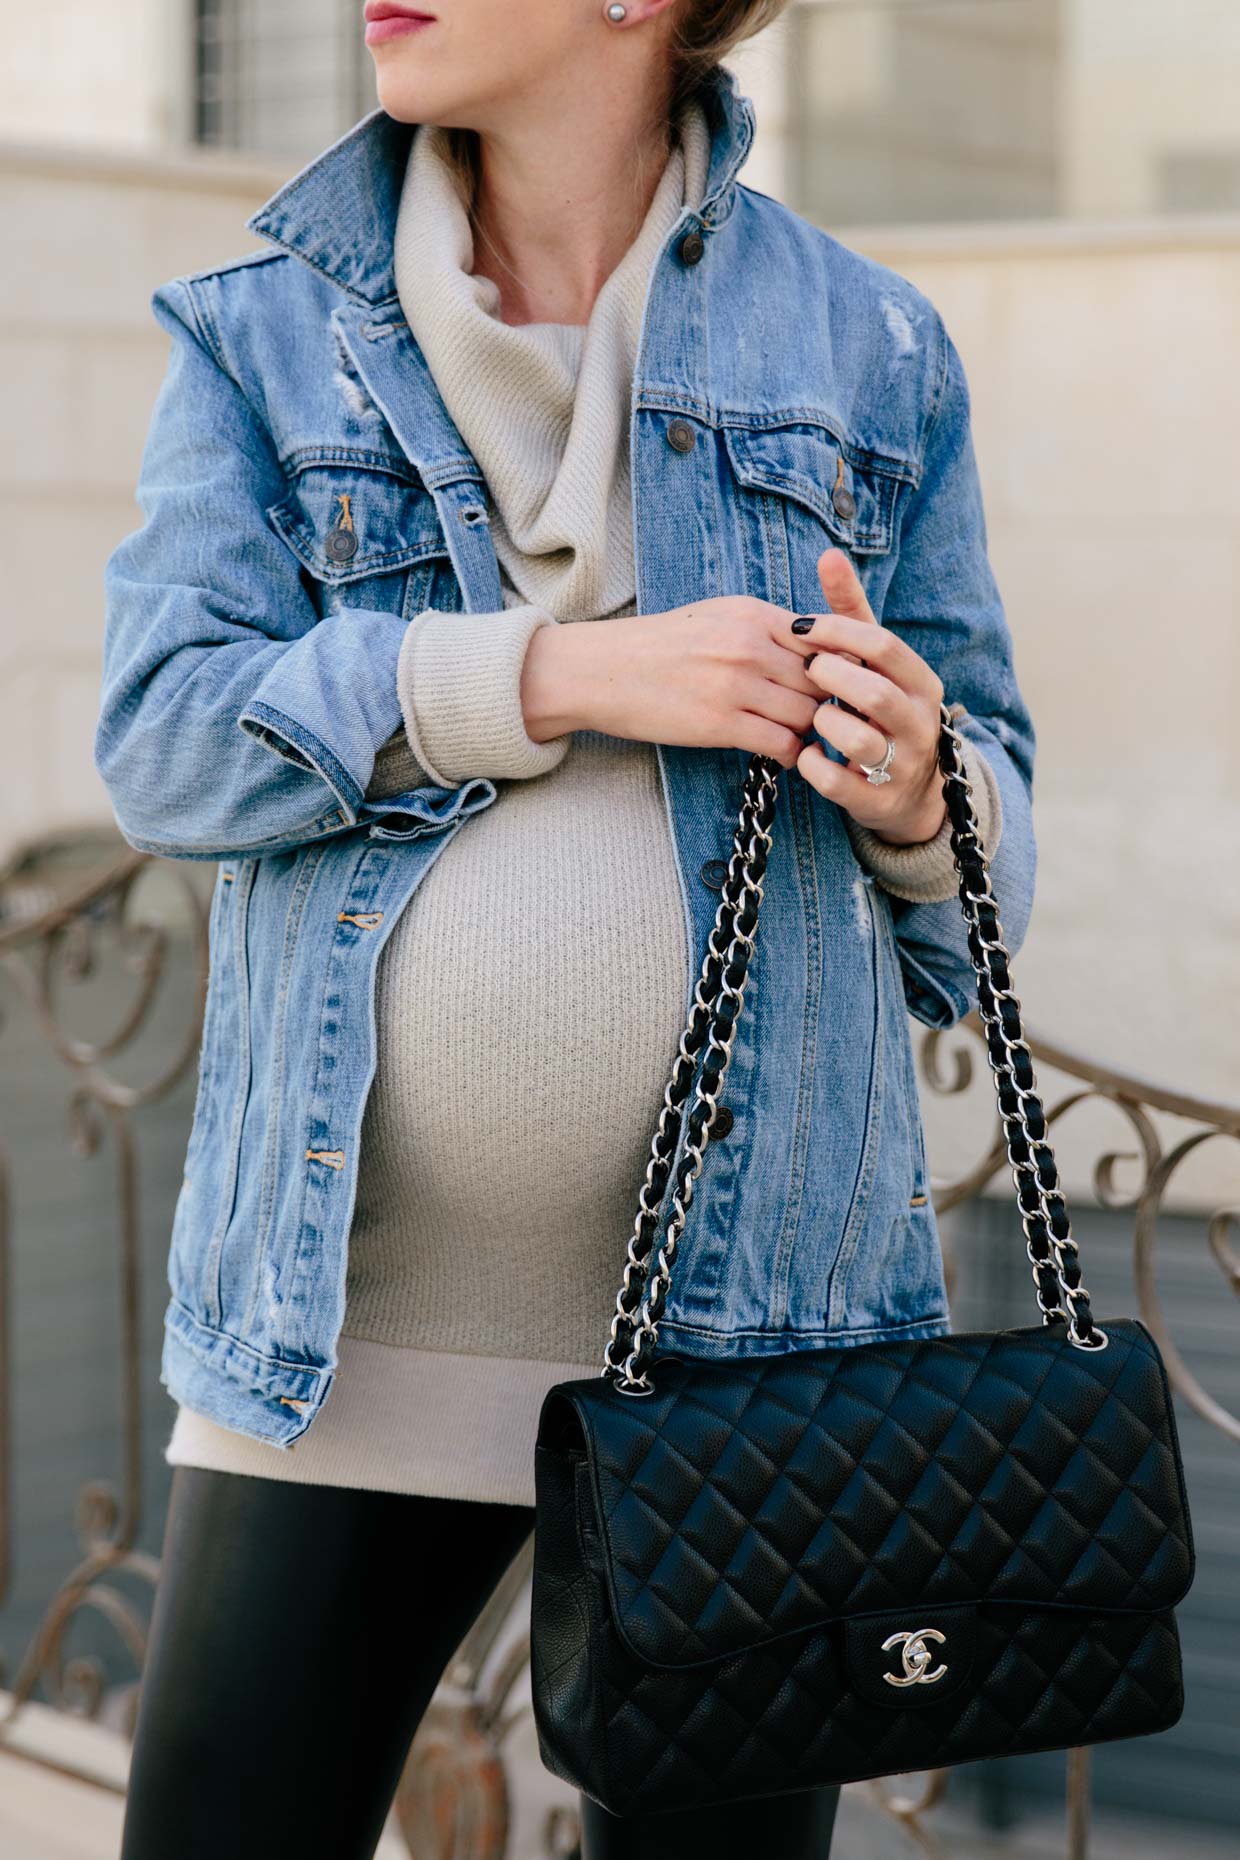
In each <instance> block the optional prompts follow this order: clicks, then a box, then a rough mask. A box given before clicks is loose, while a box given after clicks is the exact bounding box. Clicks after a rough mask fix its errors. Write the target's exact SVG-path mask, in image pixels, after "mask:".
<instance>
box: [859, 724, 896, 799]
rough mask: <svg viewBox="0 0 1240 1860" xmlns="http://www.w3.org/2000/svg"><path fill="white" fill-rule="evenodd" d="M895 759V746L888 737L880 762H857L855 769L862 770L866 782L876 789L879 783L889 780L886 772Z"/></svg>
mask: <svg viewBox="0 0 1240 1860" xmlns="http://www.w3.org/2000/svg"><path fill="white" fill-rule="evenodd" d="M895 759H896V746H895V743H894V741H893V739H892V738H891V737H890V736H889V737H888V738H887V753H886V755H885V756H884V757H883V759H882V761H881V762H858V764H857V767H858V768H859V769H864V771H865V778H866V780H867V781H868V782H871V783H872V784H873V786H874V787H876V788H877V787H878V786H879V784H880V783H881V782H885V781H890V780H891V776H890V774H889V772H888V771H889V770H890V768H891V765H892V763H893V762H894V761H895Z"/></svg>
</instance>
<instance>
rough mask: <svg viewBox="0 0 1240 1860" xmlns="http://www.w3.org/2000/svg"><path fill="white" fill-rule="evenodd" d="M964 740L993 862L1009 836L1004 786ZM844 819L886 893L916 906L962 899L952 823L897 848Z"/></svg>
mask: <svg viewBox="0 0 1240 1860" xmlns="http://www.w3.org/2000/svg"><path fill="white" fill-rule="evenodd" d="M960 740H961V744H962V760H963V762H964V772H965V777H966V779H967V781H968V782H969V784H970V786H971V787H972V790H973V793H972V797H971V799H972V802H973V811H974V813H975V814H976V815H977V830H978V836H979V838H980V839H981V842H982V847H983V850H984V852H985V854H986V857H987V858H988V859H993V857H994V855H995V852H996V850H997V848H998V845H999V839H1000V836H1001V835H1002V832H1003V803H1002V801H1001V800H1000V798H999V784H998V783H997V782H996V780H995V775H994V770H993V769H992V768H991V766H990V764H989V762H987V760H986V758H985V756H984V755H983V754H982V752H981V750H980V749H979V748H978V747H977V745H976V743H973V742H970V741H969V739H968V738H967V737H965V736H962V737H961V739H960ZM844 821H845V825H846V826H847V828H848V833H849V837H850V838H851V840H852V843H853V851H854V852H855V853H856V855H857V858H858V859H859V860H860V862H861V864H862V865H864V866H868V868H869V870H870V871H871V872H872V873H873V874H874V882H875V883H876V884H877V885H881V887H882V889H883V890H884V891H890V892H891V893H892V894H893V895H894V896H895V897H897V898H907V899H908V900H909V902H910V903H912V904H940V903H942V902H944V900H946V899H947V898H954V897H956V896H957V895H958V888H959V884H960V878H959V874H958V873H957V871H956V861H955V858H954V856H953V853H952V825H951V821H950V819H944V821H943V824H942V826H941V827H940V828H939V830H938V832H937V833H936V834H935V836H934V838H933V839H930V840H919V841H917V842H916V843H915V844H913V845H911V846H897V845H893V844H892V842H891V841H889V840H883V839H880V838H879V837H878V835H877V834H876V833H873V832H871V830H870V828H869V827H863V826H861V825H860V824H859V823H858V822H857V821H855V820H854V819H853V818H852V816H851V815H850V814H845V816H844Z"/></svg>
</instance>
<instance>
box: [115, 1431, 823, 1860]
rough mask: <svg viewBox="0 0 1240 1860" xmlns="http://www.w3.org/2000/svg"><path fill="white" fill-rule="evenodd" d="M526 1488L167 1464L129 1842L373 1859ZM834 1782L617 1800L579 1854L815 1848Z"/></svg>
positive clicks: (671, 1859) (687, 1856) (242, 1857)
mask: <svg viewBox="0 0 1240 1860" xmlns="http://www.w3.org/2000/svg"><path fill="white" fill-rule="evenodd" d="M532 1524H533V1513H532V1511H530V1510H528V1509H526V1508H525V1507H524V1506H519V1505H497V1504H474V1503H471V1502H469V1501H466V1500H457V1499H439V1498H415V1497H408V1496H406V1495H404V1494H402V1493H394V1492H367V1491H361V1490H353V1489H352V1488H348V1487H343V1486H318V1485H296V1484H293V1483H292V1482H290V1481H287V1480H281V1479H259V1478H252V1477H250V1476H248V1475H246V1474H242V1473H226V1472H210V1471H207V1470H206V1469H205V1468H203V1467H198V1466H177V1467H175V1468H174V1470H173V1478H172V1494H171V1501H170V1505H169V1511H168V1520H167V1526H166V1530H165V1535H164V1553H163V1566H162V1570H161V1574H160V1580H159V1587H158V1589H157V1591H156V1597H155V1607H154V1613H153V1616H152V1623H151V1641H150V1648H149V1651H148V1655H147V1662H146V1670H145V1676H144V1678H143V1682H142V1694H141V1699H140V1703H139V1708H138V1722H137V1728H136V1734H135V1739H134V1748H133V1759H132V1765H131V1769H130V1782H129V1798H128V1804H127V1809H126V1818H125V1832H124V1839H123V1842H122V1848H121V1860H220V1856H221V1855H227V1856H228V1860H275V1857H277V1856H281V1855H286V1854H296V1855H297V1856H298V1860H371V1856H372V1855H373V1853H374V1850H375V1848H376V1846H377V1845H378V1842H379V1838H380V1835H381V1833H382V1831H383V1824H384V1821H385V1820H386V1818H387V1814H388V1810H389V1808H390V1806H391V1802H392V1797H393V1795H394V1794H395V1790H396V1785H397V1783H398V1781H399V1779H400V1774H401V1770H402V1769H403V1767H404V1763H405V1758H406V1755H407V1754H408V1750H409V1744H410V1741H411V1739H412V1737H413V1734H414V1731H415V1730H416V1729H417V1725H418V1720H419V1719H420V1718H421V1716H422V1713H423V1712H424V1711H425V1709H426V1706H427V1704H428V1703H429V1701H430V1698H431V1694H432V1693H433V1691H434V1689H435V1686H436V1684H437V1682H438V1680H439V1677H440V1674H441V1673H442V1671H443V1669H444V1667H445V1666H446V1664H447V1662H448V1660H449V1659H450V1658H451V1656H452V1654H453V1653H454V1652H455V1651H456V1648H457V1647H458V1646H459V1644H460V1642H461V1640H462V1639H463V1637H464V1635H465V1632H466V1630H467V1629H468V1627H469V1626H470V1624H471V1622H472V1621H473V1620H474V1618H475V1616H476V1615H477V1614H478V1612H479V1610H480V1609H481V1607H482V1605H483V1603H484V1602H485V1601H486V1599H487V1597H488V1595H489V1594H490V1593H491V1590H492V1589H493V1588H494V1586H495V1584H496V1582H497V1581H498V1580H499V1578H500V1576H501V1575H502V1574H503V1572H504V1570H505V1569H506V1568H507V1566H508V1564H509V1562H510V1561H511V1560H512V1558H513V1557H514V1556H515V1555H516V1553H517V1551H518V1549H519V1548H520V1546H521V1544H522V1542H523V1541H524V1539H525V1537H526V1536H527V1535H528V1533H529V1531H530V1529H531V1527H532ZM836 1799H837V1791H835V1790H834V1789H824V1790H818V1791H815V1792H813V1793H812V1794H808V1795H796V1796H783V1797H780V1798H778V1799H776V1800H772V1801H766V1802H754V1803H741V1804H735V1805H732V1806H730V1807H728V1808H726V1809H721V1810H718V1811H713V1812H708V1813H702V1812H694V1813H690V1814H686V1815H683V1816H681V1815H673V1816H667V1815H662V1816H658V1817H650V1818H649V1819H642V1820H636V1821H635V1820H629V1819H618V1818H617V1817H615V1816H612V1815H609V1814H607V1813H605V1812H604V1811H603V1810H601V1809H599V1808H598V1807H597V1806H596V1805H595V1804H594V1803H592V1802H588V1801H586V1802H583V1803H582V1809H583V1824H584V1827H583V1846H582V1856H583V1860H619V1856H621V1855H623V1860H696V1857H697V1856H699V1855H700V1856H701V1857H702V1860H707V1857H709V1860H742V1856H743V1857H744V1860H751V1856H754V1855H766V1854H774V1855H778V1856H779V1860H810V1857H811V1856H812V1860H824V1856H825V1855H826V1853H827V1850H828V1847H829V1845H830V1839H831V1828H832V1823H833V1821H834V1817H835V1806H836Z"/></svg>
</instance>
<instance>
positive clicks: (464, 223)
mask: <svg viewBox="0 0 1240 1860" xmlns="http://www.w3.org/2000/svg"><path fill="white" fill-rule="evenodd" d="M677 129H678V132H679V133H678V134H677V135H676V136H674V138H673V141H672V147H671V151H670V153H669V156H668V158H667V161H666V164H665V166H664V168H663V172H662V174H661V175H660V177H659V180H658V183H657V185H656V187H655V190H654V194H653V196H652V198H651V201H650V205H649V207H648V208H647V211H646V215H645V218H644V219H643V221H642V223H641V226H640V227H639V229H638V231H637V234H636V236H635V238H634V239H633V240H632V242H631V243H630V245H629V246H628V248H627V250H626V251H625V252H624V254H623V256H622V257H621V259H620V261H619V263H618V264H617V265H616V267H615V269H614V270H613V271H612V272H611V273H610V275H609V276H608V277H607V279H606V280H605V282H604V283H603V285H602V287H601V289H600V290H599V292H598V295H597V297H596V298H595V301H594V304H593V307H592V309H591V311H590V318H589V321H588V322H587V323H585V324H580V325H578V324H564V323H525V324H512V323H505V322H504V321H503V320H502V318H501V315H500V291H499V287H498V286H497V285H496V284H495V283H494V282H493V280H491V279H490V278H487V277H482V276H477V275H475V274H474V272H473V265H474V255H475V245H474V229H473V222H472V221H471V218H470V215H469V211H468V208H467V204H466V201H465V199H464V196H463V193H462V191H461V188H460V184H459V183H458V180H457V177H456V174H455V172H454V170H453V169H452V167H451V165H450V164H449V162H448V159H447V153H446V149H447V131H446V130H445V129H443V128H442V127H440V126H438V125H435V124H420V125H419V126H418V127H417V129H416V131H415V133H414V136H413V140H412V145H411V148H410V152H409V157H408V164H407V168H406V173H405V182H404V186H403V189H402V193H401V200H400V208H399V212H398V216H397V221H396V231H395V239H394V261H395V272H396V285H397V290H398V293H399V296H400V301H401V306H402V308H403V310H404V314H405V317H406V320H407V321H408V324H409V327H410V330H411V331H412V333H413V336H414V339H415V340H416V342H417V343H418V345H419V347H420V348H421V350H422V353H423V354H424V356H425V357H426V361H427V364H428V366H429V368H430V371H431V374H432V375H433V377H434V379H435V382H436V384H437V385H438V387H439V388H440V391H441V393H442V395H443V398H444V401H445V403H446V404H447V406H448V407H449V408H450V409H451V413H452V417H453V419H454V420H455V422H456V425H457V427H458V429H459V431H460V434H461V437H462V438H463V439H464V441H465V443H466V445H467V446H468V447H469V449H470V451H471V452H472V453H473V455H474V457H475V459H476V460H477V462H478V464H479V466H480V467H481V469H482V472H483V476H484V478H485V479H486V483H487V487H488V490H489V493H490V500H491V505H492V513H491V522H492V535H493V538H494V542H495V551H496V554H497V556H498V557H499V560H500V564H501V567H502V568H503V570H504V571H505V574H506V576H507V579H508V581H509V583H510V585H511V586H512V587H513V588H514V589H516V590H517V592H518V593H519V594H520V596H521V598H522V599H523V600H525V601H527V602H530V603H531V604H534V605H537V606H539V607H542V608H545V609H546V610H547V612H548V613H550V614H551V615H552V616H553V618H555V619H557V620H595V619H603V618H606V617H607V616H609V615H611V614H614V613H616V612H618V611H619V610H620V609H622V608H624V607H625V606H626V605H627V604H629V603H631V602H632V601H633V600H634V599H635V588H634V558H633V534H632V531H633V511H632V491H631V483H630V453H629V417H630V397H631V392H632V381H633V375H634V370H635V367H636V363H637V356H638V344H639V339H640V334H641V324H642V312H643V309H644V305H645V299H646V289H647V285H648V283H649V279H650V275H651V269H652V266H653V263H654V260H655V257H656V255H657V253H658V251H659V248H660V246H661V245H662V243H663V241H664V239H665V238H666V236H667V235H668V233H669V232H670V231H671V229H672V228H673V226H674V225H675V224H676V222H677V220H678V219H679V218H680V215H681V213H682V212H683V210H684V208H685V207H686V206H697V205H699V204H700V202H701V199H702V196H703V193H704V191H705V186H706V174H707V168H708V163H709V156H710V131H709V126H708V124H707V121H706V117H705V114H704V112H703V109H702V105H701V104H700V102H698V101H696V100H690V101H689V103H688V104H687V105H686V106H685V108H684V109H683V110H682V112H681V114H680V116H679V118H678V122H677Z"/></svg>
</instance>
